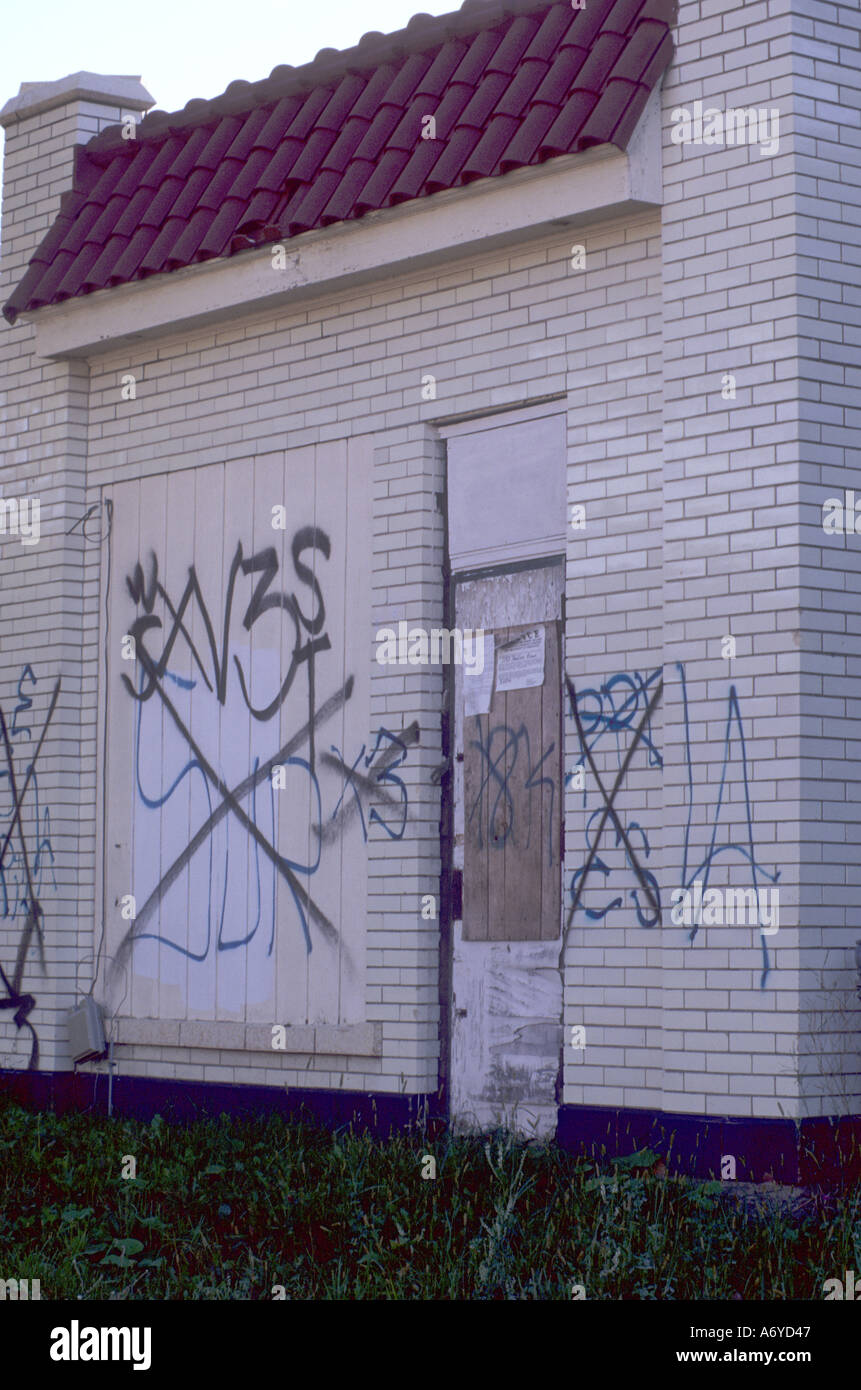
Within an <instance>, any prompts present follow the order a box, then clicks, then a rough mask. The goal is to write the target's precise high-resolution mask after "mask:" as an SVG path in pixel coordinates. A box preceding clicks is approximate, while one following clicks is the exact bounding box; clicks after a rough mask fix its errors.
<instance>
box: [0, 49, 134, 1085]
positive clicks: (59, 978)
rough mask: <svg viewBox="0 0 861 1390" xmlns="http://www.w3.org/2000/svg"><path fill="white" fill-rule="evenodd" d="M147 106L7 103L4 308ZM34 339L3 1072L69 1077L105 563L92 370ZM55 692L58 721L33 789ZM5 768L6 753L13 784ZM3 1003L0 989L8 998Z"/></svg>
mask: <svg viewBox="0 0 861 1390" xmlns="http://www.w3.org/2000/svg"><path fill="white" fill-rule="evenodd" d="M152 105H153V101H152V98H151V97H150V95H149V93H148V92H147V91H146V90H145V88H143V87H142V86H141V84H140V80H139V79H138V78H137V77H103V76H99V75H98V74H96V73H90V72H77V73H74V74H72V75H71V76H69V77H63V78H61V79H60V80H59V81H57V82H25V83H23V84H22V86H21V90H20V92H19V93H18V95H17V96H16V97H13V98H12V99H11V101H8V102H7V103H6V105H5V106H4V107H3V109H2V111H0V125H2V126H3V127H4V128H5V131H6V148H5V155H4V175H3V210H2V226H0V246H2V258H1V259H0V303H5V301H6V300H7V299H8V298H9V296H10V294H11V293H12V290H13V289H14V287H15V286H16V285H17V284H18V283H19V281H20V280H22V279H23V277H24V274H25V272H26V270H27V265H28V262H29V260H30V257H31V256H32V255H33V253H34V251H35V250H36V248H37V246H38V245H39V243H40V242H41V241H42V239H43V237H44V236H45V234H46V232H47V231H48V229H49V227H50V226H51V224H52V222H53V221H54V218H55V217H56V216H57V213H58V211H59V207H60V199H61V196H62V194H63V193H65V192H66V191H67V190H68V189H70V188H71V187H72V181H73V174H74V163H75V148H76V146H78V145H80V144H83V143H86V141H88V140H90V139H91V138H92V137H93V136H94V135H97V134H98V133H99V131H100V130H102V129H103V127H105V126H107V125H115V124H117V123H119V122H121V121H123V120H124V119H125V118H128V117H129V116H132V115H135V116H137V117H138V118H139V115H138V113H141V112H143V111H145V110H146V109H147V108H148V107H150V106H152ZM34 338H35V334H34V329H33V327H32V325H31V324H29V323H27V322H26V320H25V319H24V318H23V317H21V318H19V319H18V320H17V321H16V323H15V325H14V326H11V325H10V324H8V323H7V322H6V320H5V319H4V318H2V317H0V504H2V505H0V592H2V596H3V607H2V626H0V708H2V710H3V713H4V716H5V719H6V725H7V729H8V732H9V742H10V746H11V754H12V758H11V760H12V767H13V769H14V772H15V778H16V785H17V789H18V794H19V797H20V806H21V810H20V819H19V824H18V826H17V827H16V831H15V841H14V842H13V841H12V840H11V839H10V842H9V844H8V846H7V847H6V852H5V858H4V863H3V866H2V867H3V879H2V882H3V884H4V886H5V892H3V893H0V964H2V965H3V967H4V971H5V974H6V978H7V980H8V981H10V982H12V981H13V977H14V974H15V961H16V957H17V953H18V949H19V945H21V944H23V943H24V940H25V937H29V947H28V949H27V954H26V961H25V966H24V972H23V979H22V981H21V984H20V988H19V994H18V996H17V997H18V998H21V997H24V996H28V995H30V996H32V998H33V1000H34V1001H35V1002H34V1003H33V1002H31V1001H29V1000H26V999H25V1002H24V1004H23V1005H19V1007H17V1008H9V1007H8V1006H7V1007H6V1008H5V1009H3V1010H0V1069H5V1068H10V1067H11V1068H21V1069H26V1068H27V1067H28V1066H30V1065H31V1064H35V1065H36V1066H37V1067H38V1069H39V1070H46V1069H47V1070H58V1069H62V1070H65V1069H68V1068H69V1066H70V1059H69V1053H68V1043H67V1039H66V1031H65V1026H64V1013H65V1010H66V1009H68V1008H69V1006H70V1005H71V1004H73V1003H75V1002H76V1001H77V998H78V997H79V995H80V994H82V993H83V994H85V993H86V992H87V991H88V989H89V987H90V976H91V974H92V966H91V965H90V966H89V967H88V966H87V965H86V962H87V961H88V960H89V961H90V962H92V955H93V944H92V943H93V926H94V921H95V903H94V883H93V868H92V866H91V864H90V863H89V859H88V858H87V857H84V858H83V859H80V858H79V854H78V847H79V844H82V843H85V837H87V836H88V835H89V836H92V834H93V833H94V826H93V820H94V811H93V806H94V805H95V780H96V766H95V764H96V757H95V748H96V737H95V727H96V717H97V716H96V683H97V682H96V676H95V672H96V671H97V669H98V667H97V663H96V652H95V650H94V642H93V640H92V639H90V638H89V637H85V636H84V632H83V601H84V598H83V595H84V589H85V563H84V562H85V556H86V558H87V559H89V560H90V561H91V568H92V561H93V560H94V558H97V557H98V550H97V551H96V557H94V556H93V555H92V554H89V555H88V554H86V552H87V551H92V549H93V544H92V541H91V540H88V539H85V538H84V536H83V534H82V528H81V525H80V519H81V517H82V516H83V515H84V512H85V510H86V508H87V506H88V505H89V504H90V503H91V502H92V498H89V497H88V492H87V409H88V381H89V369H88V366H87V363H86V362H84V361H75V360H70V361H59V360H47V359H44V358H39V357H37V356H36V355H35V343H34ZM76 523H77V529H73V530H71V533H70V528H72V527H74V526H75V524H76ZM91 534H92V532H91ZM58 679H59V681H60V690H59V694H58V697H57V700H56V706H55V708H54V710H53V714H52V716H51V720H50V724H49V727H48V730H47V734H46V736H45V740H44V743H43V745H42V748H41V751H40V753H39V757H38V766H37V768H36V772H35V775H34V776H33V777H32V778H31V779H30V782H29V784H28V785H27V787H26V790H25V782H26V776H27V767H28V765H29V763H30V761H31V759H32V758H33V756H34V753H35V749H36V745H37V742H38V740H39V736H40V734H41V731H42V729H43V727H44V725H45V721H46V718H47V716H48V712H49V708H50V705H51V699H52V694H53V691H54V688H55V685H56V682H57V680H58ZM28 701H30V702H31V703H30V704H28V703H27V702H28ZM25 710H26V717H24V713H23V711H25ZM8 763H9V755H8V753H7V750H6V746H5V741H2V740H0V772H2V773H3V775H4V777H5V776H7V775H8V772H9V767H8ZM6 785H7V789H10V788H11V781H9V782H7V783H6ZM22 837H23V842H24V843H23V844H22V842H21V841H22ZM4 838H5V837H4ZM25 846H26V850H27V855H26V857H25V854H24V847H25ZM0 847H2V843H0ZM33 898H35V899H36V900H37V902H38V904H39V907H40V909H41V915H40V914H39V913H38V912H37V913H36V914H35V918H36V920H37V921H38V922H39V924H40V926H41V929H42V932H43V936H44V944H45V955H46V959H47V962H48V969H47V973H44V974H43V973H42V971H41V969H40V965H39V954H40V953H39V949H38V942H37V938H36V932H35V931H32V928H31V929H29V930H28V927H27V923H28V920H30V919H31V917H32V914H33V903H32V899H33ZM7 996H8V991H7V990H6V986H5V985H3V984H0V997H2V998H5V997H7ZM22 1014H24V1015H26V1017H25V1019H24V1021H23V1022H22V1023H21V1025H20V1026H18V1025H17V1024H16V1022H15V1018H16V1016H17V1017H18V1018H21V1016H22ZM36 1046H38V1053H36V1051H35V1050H34V1049H35V1048H36Z"/></svg>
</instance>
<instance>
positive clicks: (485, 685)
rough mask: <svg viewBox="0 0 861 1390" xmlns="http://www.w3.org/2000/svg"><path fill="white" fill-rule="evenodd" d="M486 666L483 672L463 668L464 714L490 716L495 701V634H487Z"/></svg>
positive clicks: (483, 667) (485, 644) (485, 645)
mask: <svg viewBox="0 0 861 1390" xmlns="http://www.w3.org/2000/svg"><path fill="white" fill-rule="evenodd" d="M483 637H484V665H483V666H482V668H481V671H480V672H479V671H477V670H472V671H471V670H470V668H469V667H468V666H464V667H463V692H464V714H465V715H470V714H489V713H490V702H491V700H492V699H493V657H494V642H493V633H492V632H485V633H484V634H483Z"/></svg>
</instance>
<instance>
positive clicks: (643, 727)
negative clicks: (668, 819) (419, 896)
mask: <svg viewBox="0 0 861 1390" xmlns="http://www.w3.org/2000/svg"><path fill="white" fill-rule="evenodd" d="M676 670H677V671H678V673H679V678H680V681H681V694H682V715H683V723H684V735H685V736H684V749H685V754H684V756H685V766H686V769H687V801H688V810H687V820H686V824H685V833H684V842H683V845H682V874H681V879H682V883H681V886H682V887H684V888H685V889H690V888H691V887H692V885H693V884H694V883H695V882H696V881H697V880H700V881H701V882H702V885H703V889H702V891H703V893H705V891H706V889H707V887H708V881H709V875H710V873H711V870H712V866H713V865H714V864H715V863H716V862H717V861H718V860H719V859H720V858H721V856H730V857H732V856H737V857H738V858H740V859H741V860H743V861H744V862H745V863H746V864H747V865H748V866H749V868H750V873H751V879H752V886H753V888H754V890H756V889H757V876H758V875H759V877H760V879H765V880H768V881H769V882H770V883H776V882H777V880H778V879H779V877H780V873H779V871H775V872H774V873H769V872H768V871H767V870H766V869H765V868H764V867H763V865H762V864H761V863H760V861H759V860H758V858H757V855H756V848H755V844H754V833H753V811H752V806H751V795H750V779H749V773H748V765H747V746H746V742H745V734H744V724H743V721H742V715H741V706H740V703H739V698H738V693H737V691H736V688H735V686H731V687H730V690H729V693H728V696H727V716H726V728H725V733H724V745H723V760H722V764H721V774H720V784H719V787H718V794H717V801H716V803H715V806H714V809H713V811H712V813H711V816H710V818H709V823H710V825H711V840H710V844H709V847H708V849H707V851H706V853H705V854H704V855H702V858H701V859H700V860H699V862H698V863H697V865H696V867H695V868H690V867H689V864H690V861H691V858H692V848H691V827H692V819H693V810H694V803H695V800H696V794H697V783H696V779H695V775H694V765H693V758H692V754H691V736H690V714H689V704H688V693H687V683H686V680H685V669H684V666H683V665H682V664H681V663H677V664H676ZM661 675H662V668H661V667H657V668H656V669H655V670H654V671H652V672H651V673H649V674H648V675H647V676H645V675H643V674H641V673H640V672H639V671H634V672H619V673H618V674H616V675H614V676H612V677H611V679H610V680H609V681H607V683H606V684H605V685H602V686H600V687H598V688H589V689H584V690H580V691H577V692H576V711H577V715H578V716H579V724H580V729H581V731H582V740H583V742H582V744H581V749H580V754H581V765H585V763H586V762H587V761H588V760H589V758H590V756H591V755H593V754H594V750H595V749H596V748H598V747H600V746H602V745H603V744H605V743H606V742H607V741H608V740H612V742H611V745H610V749H609V751H610V752H611V754H615V758H616V761H617V763H618V766H619V767H620V768H621V767H622V763H623V756H624V755H625V752H626V747H627V748H628V750H630V748H631V745H630V742H628V741H627V740H626V738H625V735H631V734H632V733H633V732H634V726H635V724H639V726H640V727H639V728H638V729H637V733H636V736H635V737H636V740H637V747H636V748H635V749H634V750H633V752H634V755H635V760H636V756H637V754H639V755H640V761H641V763H642V764H644V765H645V767H646V768H648V769H657V770H660V769H661V768H662V767H663V765H664V763H663V757H662V755H661V751H660V749H659V748H658V746H657V744H656V743H655V741H654V734H653V730H652V727H651V722H650V721H649V720H644V719H643V715H644V711H645V710H646V709H647V707H648V705H649V701H650V699H653V698H654V692H655V690H656V688H657V685H658V684H659V683H660V681H661ZM569 717H574V712H573V710H572V711H570V712H569ZM734 734H735V736H736V738H737V746H738V753H737V754H736V758H735V759H734V758H733V749H734V743H735V740H734V738H733V735H734ZM641 750H642V751H641ZM643 755H645V756H643ZM731 760H732V761H737V762H738V765H739V766H740V771H741V779H742V784H743V787H744V807H745V822H746V835H745V842H740V841H736V840H732V841H729V840H728V841H726V842H725V843H718V833H719V824H720V820H721V814H722V811H723V809H724V803H725V795H726V787H727V774H728V770H729V766H730V762H731ZM631 766H634V763H632V764H631ZM572 780H573V774H569V776H568V777H567V778H566V783H567V784H570V782H571V781H572ZM602 790H603V788H602ZM582 795H583V801H582V805H583V809H584V810H586V809H587V800H588V795H589V792H588V788H587V785H586V784H585V782H584V787H583V794H582ZM605 799H607V800H608V801H609V800H612V798H609V799H608V798H606V793H605ZM607 809H610V810H612V813H613V817H614V820H615V822H616V834H615V848H616V849H618V848H619V846H620V845H621V844H623V843H624V845H625V863H626V865H627V868H628V869H629V870H631V871H634V872H636V874H637V877H638V878H639V880H640V884H641V887H642V886H643V885H644V884H645V885H648V887H649V888H650V889H651V891H652V894H653V896H654V899H655V904H656V905H657V906H656V909H655V908H652V909H650V908H649V907H648V906H646V905H645V904H644V903H643V902H642V901H641V896H640V890H639V889H638V888H636V887H632V888H629V889H628V890H627V893H628V895H629V896H630V898H631V899H632V901H633V904H634V907H635V908H636V913H637V920H638V922H639V924H640V926H642V927H649V928H651V927H655V926H657V924H658V923H659V921H660V919H661V904H660V891H659V888H658V883H657V880H656V878H655V876H654V875H653V874H652V873H650V872H649V871H648V869H646V868H644V867H643V865H642V864H641V863H640V861H639V858H638V856H637V854H636V853H635V851H634V846H635V845H636V848H637V849H638V850H639V851H641V852H642V856H643V859H644V860H645V859H648V858H649V856H650V854H651V848H652V847H651V845H650V843H649V837H648V833H647V831H646V829H645V827H644V826H642V825H641V824H640V823H639V821H637V820H633V819H632V820H630V821H629V822H623V821H622V820H621V819H620V815H623V814H624V813H620V812H619V811H618V810H617V809H616V808H615V806H609V805H608V806H607V807H606V808H605V807H598V808H597V809H596V810H593V811H592V812H591V813H590V814H589V815H588V817H587V820H586V824H585V828H584V840H585V844H586V850H587V854H586V857H585V859H584V863H583V865H582V866H581V867H580V868H578V869H577V870H576V871H575V872H574V874H573V875H572V878H571V884H570V888H569V893H570V899H571V903H572V907H573V909H574V910H576V907H577V906H578V905H581V901H582V892H583V881H584V879H585V877H586V875H587V873H588V872H590V871H591V869H592V868H593V867H594V868H596V869H597V870H598V872H599V873H600V874H601V876H602V877H603V879H604V880H609V879H610V878H611V874H612V873H613V870H611V868H610V866H609V865H608V864H607V862H606V861H605V860H604V859H602V858H601V856H600V854H599V853H598V852H597V847H598V843H599V840H600V838H601V829H602V827H603V823H604V821H605V820H606V811H607ZM608 888H609V884H608ZM643 896H648V894H644V895H643ZM624 900H625V894H620V893H619V891H618V890H615V892H613V891H612V890H611V894H610V896H608V898H607V900H606V901H605V902H604V904H603V905H601V906H599V907H595V908H590V907H585V905H584V906H583V911H584V913H585V915H586V917H587V918H588V919H589V920H591V921H602V920H603V919H604V918H605V917H607V915H608V913H610V912H612V911H615V910H617V909H619V908H621V907H623V905H624ZM697 931H698V927H697V926H696V925H695V926H694V927H693V929H692V930H691V931H690V933H689V935H688V940H689V941H690V942H693V940H694V938H695V937H696V934H697ZM760 940H761V947H762V962H763V968H762V974H761V977H760V987H761V988H762V987H764V985H765V981H766V978H767V976H768V973H769V970H770V961H769V955H768V948H767V946H766V943H765V939H764V937H763V936H761V938H760Z"/></svg>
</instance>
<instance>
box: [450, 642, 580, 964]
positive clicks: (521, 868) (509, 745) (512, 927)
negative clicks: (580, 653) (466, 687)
mask: <svg viewBox="0 0 861 1390" xmlns="http://www.w3.org/2000/svg"><path fill="white" fill-rule="evenodd" d="M537 627H538V628H539V629H543V632H544V679H543V682H542V683H541V684H540V685H532V686H528V687H526V688H521V689H509V690H497V689H496V684H495V685H494V692H493V698H492V701H491V705H490V713H489V714H480V715H467V716H465V718H464V726H463V762H464V873H463V894H464V897H463V935H464V939H465V940H467V941H552V940H553V939H555V938H556V937H557V936H558V935H559V930H560V913H561V866H560V829H561V800H560V798H561V777H562V762H561V725H560V712H561V711H560V704H561V694H560V691H561V687H560V680H559V624H558V623H556V622H551V623H542V624H538V625H537ZM535 628H536V624H531V625H530V627H509V628H499V629H497V630H496V631H495V633H494V645H495V650H496V661H497V681H496V683H499V679H500V677H499V670H500V661H501V660H502V659H503V658H504V653H505V652H506V650H508V648H509V644H511V643H514V642H515V641H516V639H518V638H519V639H521V640H522V639H523V638H524V637H525V635H526V634H527V633H528V632H530V630H532V631H534V630H535Z"/></svg>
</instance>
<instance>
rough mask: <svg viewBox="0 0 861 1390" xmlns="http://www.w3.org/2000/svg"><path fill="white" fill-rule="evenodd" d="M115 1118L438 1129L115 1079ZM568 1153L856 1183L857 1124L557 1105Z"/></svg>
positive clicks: (430, 1104)
mask: <svg viewBox="0 0 861 1390" xmlns="http://www.w3.org/2000/svg"><path fill="white" fill-rule="evenodd" d="M0 1094H2V1095H5V1096H7V1097H8V1098H9V1099H13V1100H16V1101H18V1102H19V1103H20V1104H21V1105H25V1106H27V1107H29V1108H34V1109H41V1110H48V1109H50V1110H56V1111H58V1112H60V1113H62V1112H63V1111H66V1110H90V1111H95V1112H96V1113H98V1114H105V1113H106V1112H107V1104H108V1082H107V1077H106V1076H104V1075H95V1074H93V1073H83V1072H79V1073H77V1074H74V1073H72V1072H44V1071H40V1072H21V1071H0ZM113 1109H114V1113H115V1114H117V1115H127V1116H130V1117H133V1118H135V1119H139V1120H148V1119H151V1118H152V1116H153V1115H155V1114H160V1115H162V1116H163V1117H164V1118H165V1119H166V1120H175V1121H183V1120H193V1119H197V1118H201V1117H203V1116H211V1115H218V1114H221V1113H225V1114H228V1115H236V1116H239V1115H245V1116H251V1115H255V1114H258V1115H259V1114H264V1115H273V1114H275V1115H284V1116H285V1117H289V1118H292V1119H299V1118H305V1119H309V1120H316V1121H318V1122H319V1123H322V1124H325V1125H328V1126H331V1127H332V1128H335V1127H337V1126H341V1125H349V1124H351V1123H352V1124H353V1125H354V1126H355V1128H356V1129H357V1130H363V1131H366V1132H368V1133H370V1134H372V1135H374V1137H375V1138H380V1139H384V1138H385V1137H386V1136H387V1135H389V1134H391V1133H392V1132H396V1131H403V1130H408V1129H411V1128H413V1127H418V1126H421V1125H422V1124H426V1123H429V1124H430V1125H431V1126H432V1127H433V1128H434V1129H436V1128H442V1127H444V1124H445V1115H444V1111H443V1107H442V1105H441V1102H440V1097H439V1095H438V1094H436V1093H434V1094H430V1095H419V1096H404V1095H385V1094H383V1093H381V1092H380V1093H377V1094H375V1093H373V1092H367V1091H358V1092H347V1091H313V1090H289V1091H288V1090H286V1089H283V1090H282V1089H279V1088H277V1087H274V1086H224V1085H214V1084H204V1083H202V1082H189V1081H167V1080H158V1079H152V1078H150V1077H141V1076H120V1077H118V1078H115V1080H114V1087H113ZM556 1139H557V1142H558V1143H559V1145H560V1146H561V1147H562V1148H564V1149H567V1150H569V1151H571V1152H577V1151H584V1150H585V1151H587V1152H590V1153H594V1154H595V1155H596V1156H600V1155H601V1154H605V1155H606V1156H608V1157H620V1156H623V1155H625V1154H630V1153H635V1152H636V1151H637V1150H639V1149H645V1148H650V1149H653V1150H654V1151H655V1152H656V1153H657V1154H659V1155H660V1157H661V1158H662V1159H663V1160H664V1162H665V1163H666V1165H667V1168H668V1169H669V1170H670V1171H673V1172H684V1173H689V1174H691V1175H692V1176H696V1177H701V1178H719V1177H720V1176H721V1159H722V1158H724V1157H725V1156H726V1155H732V1157H733V1158H734V1159H735V1177H736V1178H737V1180H738V1181H740V1182H766V1181H770V1180H773V1181H774V1182H779V1183H790V1184H797V1183H802V1184H808V1183H839V1182H843V1181H847V1180H848V1179H850V1178H857V1177H859V1176H861V1115H853V1116H846V1117H843V1118H840V1119H837V1118H832V1119H828V1118H826V1119H807V1120H800V1121H797V1122H796V1121H794V1120H775V1119H759V1120H757V1119H733V1118H729V1117H725V1116H708V1117H706V1116H702V1115H675V1114H667V1113H662V1112H660V1111H656V1110H623V1109H619V1110H615V1109H612V1108H611V1107H609V1106H579V1105H563V1106H561V1107H560V1109H559V1122H558V1126H557V1131H556Z"/></svg>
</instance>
